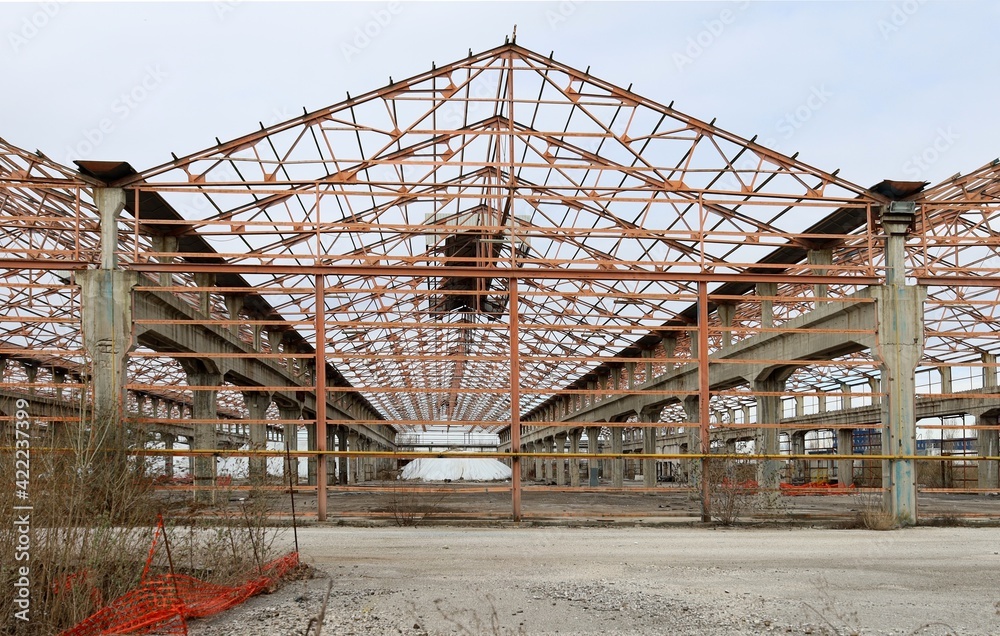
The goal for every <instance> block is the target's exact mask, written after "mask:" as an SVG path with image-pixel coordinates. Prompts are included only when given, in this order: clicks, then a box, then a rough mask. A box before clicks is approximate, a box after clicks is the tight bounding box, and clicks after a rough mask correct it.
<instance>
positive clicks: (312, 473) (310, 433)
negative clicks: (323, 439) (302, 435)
mask: <svg viewBox="0 0 1000 636" xmlns="http://www.w3.org/2000/svg"><path fill="white" fill-rule="evenodd" d="M317 448H319V446H318V444H317V439H316V425H315V424H306V450H308V451H315V450H316V449H317ZM316 468H317V466H316V456H315V455H310V456H309V458H308V459H306V483H307V484H308V485H310V486H315V485H316V472H317V471H316Z"/></svg>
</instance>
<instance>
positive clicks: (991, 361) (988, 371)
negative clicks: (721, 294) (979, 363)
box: [983, 353, 1000, 388]
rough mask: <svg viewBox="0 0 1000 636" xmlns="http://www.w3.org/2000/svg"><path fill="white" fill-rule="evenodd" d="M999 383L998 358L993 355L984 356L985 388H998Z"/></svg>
mask: <svg viewBox="0 0 1000 636" xmlns="http://www.w3.org/2000/svg"><path fill="white" fill-rule="evenodd" d="M998 384H1000V383H998V382H997V357H996V356H995V355H993V354H992V353H984V354H983V386H984V387H987V388H990V387H996V386H997V385H998Z"/></svg>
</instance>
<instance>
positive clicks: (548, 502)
mask: <svg viewBox="0 0 1000 636" xmlns="http://www.w3.org/2000/svg"><path fill="white" fill-rule="evenodd" d="M172 495H173V498H174V499H175V501H176V502H177V503H178V504H181V502H182V501H184V500H189V499H190V493H184V492H183V491H174V493H172ZM244 496H247V493H246V491H238V490H237V491H233V493H231V495H230V500H231V501H232V502H233V505H238V502H239V498H240V497H244ZM714 496H716V497H720V496H721V497H722V498H723V499H724V498H725V496H726V495H725V493H717V494H716V495H714ZM875 496H876V495H875V494H874V493H871V494H870V495H868V496H863V495H858V494H854V495H799V496H782V497H780V499H779V505H778V506H777V507H776V508H774V509H760V508H759V507H757V506H756V505H755V504H754V499H755V498H754V497H753V496H748V497H746V498H745V499H746V501H743V502H742V505H741V511H740V515H739V516H740V518H742V519H745V520H751V521H752V520H757V521H762V520H774V519H777V520H781V521H789V520H791V521H795V522H799V523H806V524H825V525H829V526H841V525H843V524H844V523H845V522H847V521H849V520H851V519H853V518H854V517H855V516H856V514H855V513H856V512H857V510H858V508H859V505H863V504H864V503H865V499H866V498H867V499H869V500H871V501H874V497H875ZM270 499H271V504H270V505H271V507H272V508H273V509H274V510H275V511H276V512H277V513H279V514H284V515H288V516H290V513H291V505H290V501H289V498H288V495H287V494H279V493H278V492H272V493H271V494H270ZM295 506H296V513H297V515H298V516H299V517H300V518H304V519H309V518H311V519H313V520H315V518H316V495H315V494H314V493H306V492H299V493H297V494H296V496H295ZM327 509H328V519H329V520H330V521H334V522H337V521H341V522H344V523H369V522H380V521H381V522H385V523H388V524H390V525H393V524H395V522H397V521H400V520H402V521H409V520H411V519H417V520H423V519H426V520H441V521H449V522H454V521H459V522H472V521H478V522H489V521H495V522H499V521H508V520H510V519H511V498H510V484H509V483H508V484H504V483H499V484H464V483H447V484H446V483H428V484H424V483H410V482H407V483H403V482H391V481H387V482H374V481H373V482H365V483H363V484H361V485H357V486H351V487H331V488H329V489H328V495H327ZM700 510H701V509H700V501H699V500H698V498H697V494H695V493H693V492H691V491H690V490H688V489H685V488H679V487H676V486H673V485H668V484H662V485H660V486H658V487H656V488H654V489H646V488H642V487H641V486H638V485H629V486H626V487H625V488H623V489H617V490H616V489H612V488H610V487H609V486H608V485H607V484H602V485H601V486H598V487H596V488H587V487H577V488H571V487H556V486H546V485H541V484H537V483H536V484H531V483H528V484H526V485H525V486H524V491H523V495H522V513H523V518H524V520H527V521H534V522H536V523H558V524H564V523H574V522H580V523H595V522H604V521H608V522H611V521H616V522H625V523H633V522H637V521H638V522H645V523H651V524H656V523H669V522H678V521H680V522H687V521H692V520H696V519H698V518H699V517H700ZM917 511H918V518H919V520H920V522H921V523H938V522H941V521H945V522H952V521H953V520H954V519H955V518H961V517H964V518H965V519H966V520H969V521H973V522H986V521H992V522H994V523H997V522H1000V497H998V496H995V495H984V494H960V493H941V492H933V493H924V492H921V493H919V494H918V498H917Z"/></svg>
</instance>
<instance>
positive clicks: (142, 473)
mask: <svg viewBox="0 0 1000 636" xmlns="http://www.w3.org/2000/svg"><path fill="white" fill-rule="evenodd" d="M149 441H151V438H150V436H149V435H148V434H147V433H146V432H145V431H142V430H141V429H139V428H137V427H135V426H131V425H129V423H127V422H126V423H124V424H122V423H121V422H119V421H104V422H95V423H92V424H89V425H85V426H74V427H73V429H70V428H69V426H67V427H66V429H65V430H63V431H60V432H59V436H58V437H57V439H55V440H44V439H33V440H32V446H33V451H32V454H31V471H30V476H31V479H30V482H29V488H28V492H29V500H28V502H27V503H29V505H31V506H32V510H31V511H30V517H31V533H30V538H31V546H30V560H29V561H17V560H16V558H15V549H16V547H17V545H18V543H17V542H18V534H17V531H16V528H15V526H14V520H15V519H14V515H15V510H14V507H15V506H17V505H23V504H24V503H25V501H22V500H20V499H18V498H17V497H16V489H15V487H14V483H15V471H14V462H13V461H12V459H13V456H14V453H13V451H12V450H11V448H12V447H13V446H14V443H13V431H4V434H3V439H0V448H3V449H4V450H2V451H0V605H2V606H3V607H5V608H12V607H14V595H15V594H16V593H17V588H15V585H14V583H15V581H16V580H17V579H18V578H19V573H18V570H17V568H18V567H19V566H23V565H29V566H30V577H28V578H29V579H30V587H29V588H28V589H29V594H28V596H29V598H30V601H31V606H30V614H29V617H30V620H29V621H22V620H19V619H17V618H15V617H14V616H13V612H10V611H5V612H3V614H2V615H0V633H3V634H11V635H17V636H22V635H24V636H28V635H31V636H34V635H43V634H44V635H49V634H54V633H58V632H60V631H62V630H64V629H67V628H69V627H71V626H73V625H75V624H76V623H78V622H80V621H82V620H83V619H85V618H86V617H88V616H90V615H91V614H93V613H94V612H95V611H97V610H98V609H100V608H101V607H102V606H104V605H105V604H107V603H109V602H110V601H112V600H113V599H115V598H117V597H119V596H121V595H122V594H124V593H125V592H127V591H129V590H131V589H133V588H134V587H136V586H137V585H138V583H139V582H140V578H141V576H142V571H143V567H144V565H145V561H146V558H147V556H148V554H149V548H150V545H151V543H152V538H153V532H154V528H155V524H156V519H157V514H158V513H159V512H161V511H162V509H163V506H164V503H165V502H164V500H163V499H161V498H159V497H158V496H157V493H156V492H155V491H154V489H153V480H152V476H151V474H150V472H151V471H150V467H149V463H148V461H147V460H146V459H145V458H143V457H141V456H137V455H136V454H135V453H134V452H133V449H135V448H141V447H142V446H143V445H144V444H146V443H147V442H149ZM44 446H54V447H58V448H62V449H67V450H65V451H62V452H44V451H43V450H42V449H43V447H44ZM220 512H221V515H222V521H221V522H217V521H215V520H213V521H212V526H209V525H208V524H207V523H205V522H200V521H198V520H197V519H194V520H191V521H189V523H188V524H187V525H181V526H177V525H171V526H169V527H168V538H169V540H170V542H171V547H172V548H173V550H174V554H173V556H174V559H175V562H176V563H175V564H176V565H177V567H178V568H179V569H186V570H187V571H189V572H190V573H192V574H195V575H196V576H199V578H203V579H206V580H208V581H211V582H217V583H230V582H233V581H234V580H235V579H236V578H237V577H239V576H241V575H242V576H244V577H245V576H246V574H247V573H251V572H253V571H255V570H256V569H258V568H259V567H260V564H261V563H263V562H266V561H267V560H269V559H270V558H273V556H275V555H274V554H273V552H274V545H275V540H276V538H277V537H278V535H279V532H280V530H279V529H277V528H272V527H269V522H268V514H267V513H268V502H267V499H266V497H265V496H263V493H262V492H261V493H259V494H258V493H257V492H256V491H255V489H253V488H251V490H250V496H249V497H247V498H245V500H244V501H242V502H239V503H238V504H237V505H235V506H228V507H223V509H222V510H221V511H220ZM168 523H169V521H168ZM216 525H217V526H218V527H214V526H216ZM185 529H186V530H187V531H186V532H185V531H184V530H185ZM182 557H186V565H187V567H186V568H184V567H183V565H184V563H182ZM169 567H170V566H169V564H168V563H167V558H166V554H165V553H164V551H163V550H159V551H158V552H157V553H156V558H155V560H154V563H153V569H154V570H156V571H167V570H168V568H169Z"/></svg>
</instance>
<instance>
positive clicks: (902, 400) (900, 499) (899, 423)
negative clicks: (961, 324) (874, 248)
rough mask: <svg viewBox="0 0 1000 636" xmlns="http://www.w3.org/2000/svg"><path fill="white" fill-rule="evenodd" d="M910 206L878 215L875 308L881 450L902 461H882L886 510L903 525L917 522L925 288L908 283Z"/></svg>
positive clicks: (902, 206) (885, 209)
mask: <svg viewBox="0 0 1000 636" xmlns="http://www.w3.org/2000/svg"><path fill="white" fill-rule="evenodd" d="M913 217H914V214H913V208H912V205H911V206H906V205H905V204H904V205H899V204H898V203H892V204H890V205H889V206H888V207H887V208H884V209H883V212H882V227H883V228H884V230H885V232H886V234H887V237H886V247H885V255H886V256H885V259H886V284H885V285H884V286H882V287H879V288H876V289H874V290H873V291H874V294H873V296H874V297H875V300H876V303H877V305H878V313H879V321H878V340H879V343H880V345H881V346H880V348H879V352H880V353H881V360H880V362H881V364H880V366H879V370H880V371H881V377H882V387H883V389H884V391H885V393H886V397H885V399H884V400H882V452H883V453H884V454H887V455H897V456H899V457H900V459H893V460H889V461H887V462H883V466H882V482H883V486H884V487H885V488H886V489H887V494H886V496H887V498H888V502H887V503H888V509H889V512H890V513H891V514H892V515H893V516H894V517H896V518H897V519H898V520H899V522H900V523H901V524H903V525H911V524H915V523H916V522H917V480H916V468H915V466H914V461H913V460H912V459H904V458H903V457H906V456H913V455H914V454H915V453H916V381H915V378H914V372H915V371H916V368H917V364H918V363H919V362H920V356H921V354H922V353H923V344H924V311H923V306H924V299H925V298H926V296H927V290H926V288H923V287H915V286H907V285H906V270H905V259H906V249H905V243H906V234H907V231H908V229H909V226H910V224H911V223H912V222H913Z"/></svg>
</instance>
